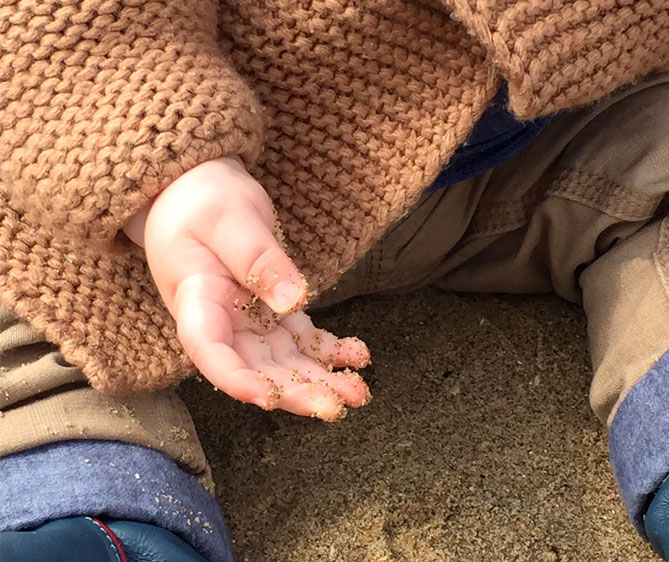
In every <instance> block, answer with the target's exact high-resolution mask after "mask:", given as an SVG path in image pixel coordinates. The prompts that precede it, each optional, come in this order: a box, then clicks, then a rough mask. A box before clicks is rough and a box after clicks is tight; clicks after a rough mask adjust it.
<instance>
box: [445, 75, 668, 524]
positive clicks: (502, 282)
mask: <svg viewBox="0 0 669 562" xmlns="http://www.w3.org/2000/svg"><path fill="white" fill-rule="evenodd" d="M668 103H669V77H667V76H664V77H659V78H657V79H655V80H652V81H649V82H647V83H646V84H645V85H641V86H638V87H636V88H635V89H633V90H631V91H628V92H623V93H619V94H618V95H617V96H616V97H615V98H614V99H613V100H612V102H606V103H603V104H600V105H599V106H597V107H595V108H593V109H589V110H584V111H581V112H578V113H575V114H573V115H564V116H560V117H557V118H556V119H555V120H554V122H553V123H552V124H551V125H550V126H549V128H548V129H546V130H545V132H544V133H542V135H541V136H540V137H539V139H537V142H536V143H534V144H533V145H531V146H530V147H528V148H527V149H526V150H524V151H523V152H521V153H520V154H519V155H517V156H516V157H514V158H512V159H511V160H510V161H508V162H506V163H505V164H504V165H502V166H500V167H499V168H498V169H496V170H495V171H494V172H493V173H492V174H491V177H490V179H489V182H488V185H487V187H486V191H485V192H484V194H483V196H482V198H481V200H480V201H479V207H478V209H477V212H476V213H475V215H474V217H473V218H472V222H471V224H470V227H469V229H468V231H467V233H466V234H465V236H464V237H463V239H462V240H461V241H460V243H459V244H458V246H456V248H455V249H454V250H453V252H452V253H451V254H450V255H449V256H448V257H447V258H446V259H445V260H444V265H443V269H442V271H441V272H440V274H441V277H440V278H439V280H438V281H437V284H438V285H439V286H441V287H443V288H448V289H455V290H463V291H471V290H478V291H493V292H540V291H548V290H551V289H554V290H555V291H556V292H558V294H560V295H562V296H564V297H565V298H568V299H569V300H572V301H575V302H578V301H581V300H582V302H583V305H584V308H585V312H586V314H587V318H588V335H589V339H590V347H591V352H592V362H593V367H594V371H595V377H594V381H593V384H592V389H591V404H592V406H593V409H594V411H595V413H596V414H597V416H598V417H599V418H600V419H601V420H602V421H603V422H606V423H607V424H608V426H609V428H610V439H609V446H610V453H611V461H612V465H613V469H614V472H615V474H616V477H617V480H618V484H619V487H620V491H621V495H622V497H623V499H624V501H625V503H626V506H627V508H628V511H629V513H630V517H631V519H632V521H633V523H634V524H635V526H636V527H637V529H638V530H639V532H640V533H641V534H642V535H643V534H644V530H643V523H642V516H643V513H644V512H645V510H646V508H647V507H648V502H649V500H650V499H651V498H652V495H653V494H654V492H655V491H656V490H657V488H658V486H659V485H660V483H661V482H662V480H663V479H664V478H665V476H666V475H667V474H669V421H668V419H669V416H668V415H667V412H669V391H668V390H667V388H668V386H669V385H668V384H667V383H668V382H669V359H667V358H668V357H669V354H667V350H668V349H669V284H668V282H669V269H668V267H669V222H668V219H666V218H664V217H665V216H666V215H667V213H666V208H665V197H666V195H667V193H669V112H667V104H668ZM668 515H669V513H668Z"/></svg>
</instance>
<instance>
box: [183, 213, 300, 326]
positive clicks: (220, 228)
mask: <svg viewBox="0 0 669 562" xmlns="http://www.w3.org/2000/svg"><path fill="white" fill-rule="evenodd" d="M205 222H206V223H208V224H209V225H212V224H213V227H209V228H207V227H206V226H205V225H204V223H205ZM194 232H195V236H196V237H198V239H199V240H200V241H201V242H202V243H203V244H205V245H206V246H207V247H209V248H210V249H211V250H212V251H213V252H214V253H215V254H216V255H217V256H218V258H219V259H220V260H221V262H222V263H223V264H225V266H226V267H227V268H228V269H229V270H230V272H231V273H232V275H233V276H234V278H235V279H236V280H237V281H238V282H239V284H240V285H242V286H244V287H246V288H247V289H249V290H250V291H251V292H252V293H254V294H256V295H258V296H259V297H260V298H261V299H262V300H263V301H265V302H266V303H267V304H268V305H269V306H270V308H272V310H274V311H275V312H277V313H279V314H284V313H287V312H290V311H292V310H297V309H298V308H300V307H301V306H303V305H304V304H305V302H306V298H307V284H306V281H305V280H304V278H303V277H302V276H301V275H300V272H299V271H298V269H297V267H296V266H295V264H294V263H293V262H292V260H291V259H290V258H289V257H288V256H287V255H286V253H285V251H284V250H283V248H282V247H281V246H280V245H279V243H278V242H277V240H276V239H275V238H274V235H273V234H272V229H271V226H268V225H267V224H266V223H265V221H264V220H263V218H262V217H261V215H260V213H258V211H257V210H256V208H255V207H254V205H253V204H252V203H250V202H248V201H241V202H238V203H237V205H236V207H235V209H234V212H224V213H222V214H221V215H220V216H217V217H215V218H214V219H213V220H212V221H203V225H202V226H201V228H199V229H198V227H197V226H196V229H195V231H194Z"/></svg>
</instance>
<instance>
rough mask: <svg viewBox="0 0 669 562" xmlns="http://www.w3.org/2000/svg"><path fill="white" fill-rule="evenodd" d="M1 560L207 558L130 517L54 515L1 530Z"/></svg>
mask: <svg viewBox="0 0 669 562" xmlns="http://www.w3.org/2000/svg"><path fill="white" fill-rule="evenodd" d="M0 560H2V562H47V561H48V562H207V561H206V560H205V559H204V558H203V557H202V556H201V555H200V554H198V553H197V552H196V551H195V550H194V549H193V548H192V547H191V546H189V545H188V544H187V543H186V542H184V541H183V540H181V539H180V538H179V537H177V536H176V535H175V534H173V533H170V532H169V531H167V530H165V529H162V528H160V527H155V526H153V525H148V524H146V523H136V522H134V521H100V520H99V519H95V518H91V517H70V518H67V519H58V520H56V521H52V522H50V523H46V524H45V525H42V526H41V527H38V528H37V529H35V530H34V531H18V532H4V533H0Z"/></svg>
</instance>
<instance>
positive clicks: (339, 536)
mask: <svg viewBox="0 0 669 562" xmlns="http://www.w3.org/2000/svg"><path fill="white" fill-rule="evenodd" d="M317 317H318V322H319V323H320V325H321V326H323V327H326V328H328V329H331V330H333V331H335V332H336V333H338V334H341V335H353V334H355V335H359V336H360V337H362V338H363V339H364V340H366V341H367V342H368V343H369V345H370V347H371V349H372V351H373V359H374V365H373V366H372V367H370V368H369V369H367V370H366V371H365V373H364V375H365V377H366V379H367V380H368V381H369V383H370V385H371V388H372V392H373V394H374V400H373V401H372V403H371V404H370V405H369V406H367V407H366V408H363V409H362V410H360V411H355V412H351V413H350V414H349V416H348V417H347V418H346V419H345V420H344V421H343V422H341V423H339V424H335V425H328V424H324V423H319V422H316V421H313V420H305V419H297V418H294V417H291V416H289V415H287V414H282V413H272V414H268V413H265V412H262V411H260V410H257V409H253V408H251V407H246V406H243V405H240V404H237V403H234V402H233V401H232V400H230V399H228V398H227V397H225V396H223V395H222V394H221V393H216V392H213V391H212V390H211V387H209V385H208V384H207V383H197V382H192V383H189V384H188V385H187V386H186V388H185V389H184V392H185V395H186V399H187V401H188V403H189V405H190V406H191V407H192V410H193V413H194V417H195V421H196V424H197V426H198V427H199V429H200V432H201V433H200V435H201V438H202V440H203V444H204V447H205V450H206V451H207V453H208V455H209V459H210V461H211V464H212V468H213V472H214V477H215V479H216V482H217V487H218V488H217V491H218V497H219V499H220V502H221V504H222V506H223V509H224V510H225V513H226V514H227V516H228V520H229V523H230V528H231V531H232V534H233V536H234V538H235V541H236V547H237V553H238V558H239V561H240V562H317V561H318V562H320V561H327V562H330V561H336V562H386V561H397V562H405V561H406V562H419V561H420V562H433V561H434V562H437V561H439V562H451V561H453V562H456V561H457V562H470V561H472V562H473V561H475V562H481V561H485V562H491V561H505V562H506V561H528V562H529V561H532V562H557V561H560V562H563V561H578V562H599V561H620V562H623V561H624V562H641V561H652V560H657V559H656V558H655V557H654V555H653V554H652V553H651V551H650V549H649V548H648V547H647V546H646V545H645V543H643V542H642V541H641V540H640V539H639V538H638V537H637V536H636V534H635V532H634V530H633V528H632V527H631V525H629V524H628V523H627V520H626V515H625V513H624V510H623V508H622V504H621V502H620V500H619V499H618V496H617V492H616V488H615V483H614V480H613V477H612V476H611V474H610V469H609V463H608V458H607V447H606V435H605V432H604V430H603V429H602V428H601V427H600V426H599V424H598V422H597V420H596V419H595V418H594V416H593V415H592V414H591V412H590V409H589V406H588V385H589V380H590V377H591V374H590V370H589V365H588V358H587V348H586V340H585V323H584V319H583V317H582V315H581V313H580V311H579V310H578V309H577V308H575V307H572V306H570V305H567V304H565V303H563V302H561V301H559V300H558V299H556V298H552V297H522V298H521V297H497V296H457V295H452V294H444V293H438V292H436V291H433V290H430V289H426V290H423V291H419V292H416V293H413V294H411V295H407V296H402V297H392V298H390V297H371V298H363V299H358V300H354V301H352V302H349V303H346V304H344V305H340V306H338V307H336V308H333V309H331V310H329V311H326V312H324V313H320V314H319V315H318V316H317Z"/></svg>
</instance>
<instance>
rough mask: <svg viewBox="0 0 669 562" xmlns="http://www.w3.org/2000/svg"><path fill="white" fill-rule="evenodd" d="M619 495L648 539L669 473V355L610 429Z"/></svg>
mask: <svg viewBox="0 0 669 562" xmlns="http://www.w3.org/2000/svg"><path fill="white" fill-rule="evenodd" d="M609 453H610V458H611V465H612V467H613V473H614V474H615V477H616V480H617V481H618V487H619V489H620V495H621V496H622V499H623V502H624V503H625V507H626V509H627V512H628V514H629V517H630V520H631V522H632V523H633V524H634V526H635V527H636V530H637V531H638V532H639V534H640V535H641V536H642V537H643V538H647V537H646V533H645V531H644V527H643V516H644V514H645V513H646V509H647V508H648V505H649V503H650V502H651V500H652V499H653V496H654V494H655V492H656V491H657V488H658V487H659V486H660V484H661V483H662V481H663V480H664V478H665V477H666V476H667V474H669V351H667V352H666V353H665V354H664V355H663V356H662V357H661V358H660V359H659V361H658V362H657V363H655V365H654V366H653V368H652V369H651V370H650V371H648V373H647V374H646V375H645V376H644V377H643V378H642V379H641V381H639V382H638V383H637V384H636V385H635V386H634V387H633V388H632V390H630V391H629V393H628V394H627V396H626V397H625V398H624V400H623V402H622V403H621V404H620V407H619V408H618V411H617V412H616V416H615V418H614V419H613V423H612V424H611V427H610V430H609Z"/></svg>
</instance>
